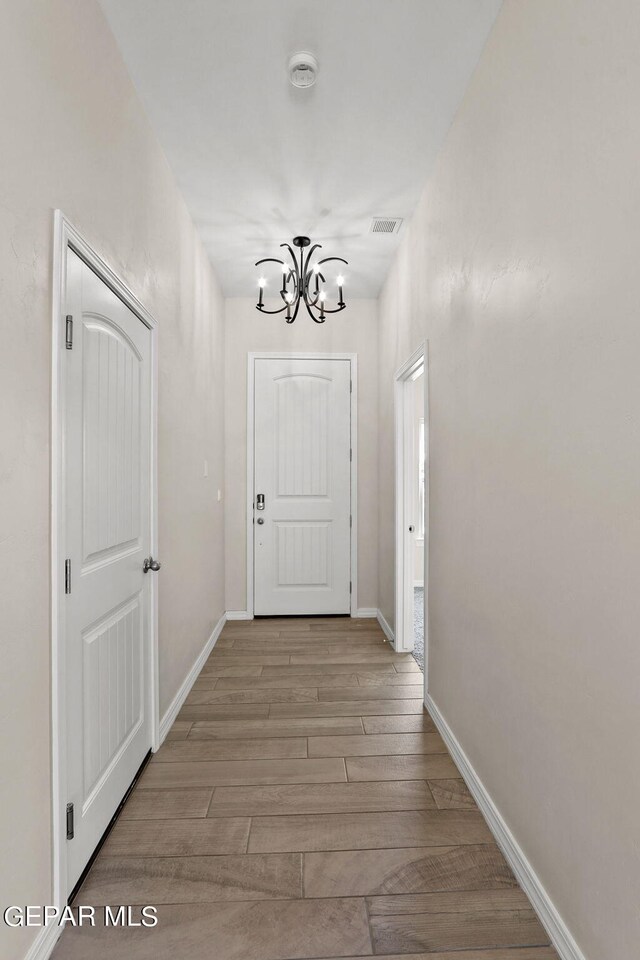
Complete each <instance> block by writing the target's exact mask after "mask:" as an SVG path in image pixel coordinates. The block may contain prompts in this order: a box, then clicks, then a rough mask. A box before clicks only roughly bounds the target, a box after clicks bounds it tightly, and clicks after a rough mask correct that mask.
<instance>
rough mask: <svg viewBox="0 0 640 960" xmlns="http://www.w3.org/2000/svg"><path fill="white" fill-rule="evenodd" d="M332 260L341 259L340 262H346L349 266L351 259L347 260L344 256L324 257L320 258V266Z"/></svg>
mask: <svg viewBox="0 0 640 960" xmlns="http://www.w3.org/2000/svg"><path fill="white" fill-rule="evenodd" d="M331 260H339V261H340V263H346V265H347V266H349V261H348V260H345V259H344V257H324V259H323V260H318V266H321V265H322V264H323V263H330V261H331Z"/></svg>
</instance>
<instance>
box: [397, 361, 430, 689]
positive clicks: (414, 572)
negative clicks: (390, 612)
mask: <svg viewBox="0 0 640 960" xmlns="http://www.w3.org/2000/svg"><path fill="white" fill-rule="evenodd" d="M427 396H428V390H427V349H426V345H422V346H421V347H419V349H418V350H416V351H415V352H414V353H413V354H412V355H411V356H410V357H409V359H408V360H407V361H406V363H404V364H403V365H402V367H401V368H400V369H399V370H398V372H397V373H396V377H395V408H396V610H395V647H396V650H398V651H401V652H403V653H413V655H414V657H415V659H416V661H417V663H418V665H419V666H420V669H421V670H422V671H423V672H424V674H425V682H426V672H427V671H426V668H427V662H428V658H427V639H428V587H427V574H428V567H427V563H428V517H429V513H428V492H429V483H428V481H429V477H428V442H429V433H428V430H429V421H428V412H427Z"/></svg>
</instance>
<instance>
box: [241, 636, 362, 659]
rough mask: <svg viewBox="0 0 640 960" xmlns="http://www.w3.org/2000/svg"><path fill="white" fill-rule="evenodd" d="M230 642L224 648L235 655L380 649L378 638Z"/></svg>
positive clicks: (356, 651) (357, 652) (354, 651)
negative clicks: (230, 644)
mask: <svg viewBox="0 0 640 960" xmlns="http://www.w3.org/2000/svg"><path fill="white" fill-rule="evenodd" d="M228 642H229V643H231V642H232V643H233V646H232V647H225V648H223V649H224V650H225V651H226V650H233V656H234V657H235V656H236V655H237V656H239V655H240V654H245V653H247V654H251V653H257V654H264V653H266V654H269V656H272V655H274V654H275V655H277V656H280V655H282V654H314V655H317V654H319V655H321V656H324V655H328V654H332V653H337V654H339V653H356V654H367V653H373V654H375V653H378V652H379V651H380V644H379V642H378V641H377V640H365V639H364V638H359V639H357V640H335V641H333V640H327V638H326V637H323V638H322V639H320V638H319V637H318V638H316V637H314V638H312V639H311V640H299V639H298V640H293V639H286V640H284V639H279V640H234V641H228Z"/></svg>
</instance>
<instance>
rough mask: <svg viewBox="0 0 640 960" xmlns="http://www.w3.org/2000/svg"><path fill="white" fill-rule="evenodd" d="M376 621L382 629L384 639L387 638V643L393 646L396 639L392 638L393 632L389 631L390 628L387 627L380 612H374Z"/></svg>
mask: <svg viewBox="0 0 640 960" xmlns="http://www.w3.org/2000/svg"><path fill="white" fill-rule="evenodd" d="M376 620H377V621H378V623H379V624H380V626H381V627H382V632H383V633H384V635H385V637H386V638H387V640H388V641H389V643H393V644H395V642H396V638H395V636H394V633H393V630H392V629H391V627H390V626H389V624H388V623H387V621H386V620H385V617H384V614H383V613H382V610H376Z"/></svg>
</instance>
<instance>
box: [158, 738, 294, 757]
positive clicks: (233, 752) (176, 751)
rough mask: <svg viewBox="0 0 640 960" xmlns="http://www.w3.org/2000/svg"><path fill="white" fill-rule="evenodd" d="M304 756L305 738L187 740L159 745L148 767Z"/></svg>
mask: <svg viewBox="0 0 640 960" xmlns="http://www.w3.org/2000/svg"><path fill="white" fill-rule="evenodd" d="M306 756H307V740H306V738H305V737H273V738H271V739H269V738H267V737H263V738H262V739H259V738H255V739H253V740H233V739H232V740H214V739H211V738H208V739H195V738H193V739H190V740H187V741H184V740H183V741H180V742H179V743H163V745H162V746H161V747H160V749H159V750H158V752H157V753H156V754H155V755H154V757H153V760H152V761H151V762H152V763H176V762H182V763H186V762H187V761H189V760H294V759H302V758H304V757H306Z"/></svg>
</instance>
